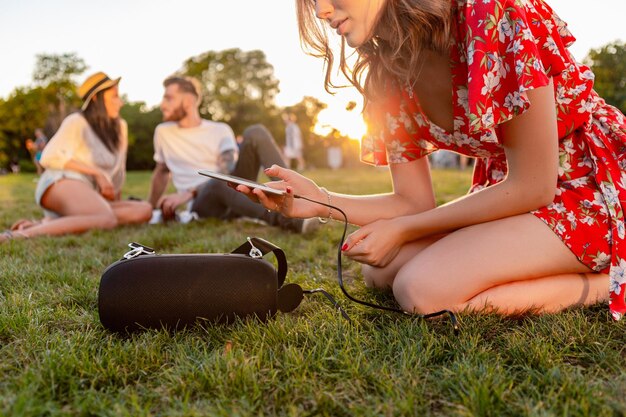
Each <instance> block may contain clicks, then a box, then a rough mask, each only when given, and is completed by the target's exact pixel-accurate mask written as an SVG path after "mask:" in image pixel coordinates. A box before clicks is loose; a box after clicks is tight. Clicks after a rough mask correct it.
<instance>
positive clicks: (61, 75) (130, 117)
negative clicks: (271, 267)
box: [0, 41, 626, 170]
mask: <svg viewBox="0 0 626 417" xmlns="http://www.w3.org/2000/svg"><path fill="white" fill-rule="evenodd" d="M585 63H586V64H587V65H589V66H591V67H592V69H593V71H594V73H595V74H596V80H595V89H596V91H597V92H598V93H599V94H600V95H601V96H602V97H603V98H604V99H605V100H606V101H607V102H608V103H609V104H612V105H614V106H616V107H618V108H619V109H620V110H621V111H622V112H623V113H626V43H624V42H619V41H615V42H612V43H609V44H607V45H605V46H603V47H600V48H598V49H592V50H591V51H590V52H589V54H588V55H587V58H586V59H585ZM87 68H88V67H87V64H86V63H85V61H84V60H83V59H82V58H81V57H79V56H78V55H77V54H75V53H65V54H40V55H37V57H36V63H35V70H34V72H33V81H32V84H31V85H29V86H25V87H17V88H15V90H14V91H13V92H11V94H10V95H9V96H8V97H7V98H6V99H1V98H0V168H6V167H8V165H9V164H10V163H19V164H20V165H21V166H22V168H23V169H25V170H31V169H32V170H34V166H33V165H32V162H31V161H30V157H29V154H28V152H27V150H26V148H25V146H24V141H25V139H26V138H31V137H32V136H33V132H34V130H35V129H36V128H43V129H44V132H45V133H46V135H47V136H48V137H52V135H54V133H55V132H56V130H57V129H58V127H59V126H60V124H61V121H62V120H63V119H64V118H65V116H67V115H68V114H69V113H71V112H74V111H76V110H77V109H78V108H79V107H80V99H79V97H78V96H77V94H76V87H77V83H76V79H77V78H78V77H79V76H80V75H82V74H83V73H84V72H85V71H86V69H87ZM177 73H178V74H179V75H187V76H191V77H195V78H197V79H198V80H200V81H201V84H202V86H203V91H202V103H201V105H200V114H201V115H202V117H204V118H206V119H208V120H215V121H223V122H226V123H228V124H229V125H230V126H231V127H232V128H233V130H234V131H235V133H237V134H238V133H241V132H242V131H243V130H244V129H245V128H246V127H247V126H249V125H251V124H254V123H262V124H264V125H265V126H266V127H267V128H268V129H269V130H270V132H272V134H273V135H274V137H275V138H276V140H277V142H278V143H279V144H284V125H283V122H282V119H281V114H282V113H283V112H291V113H294V114H296V116H297V119H298V124H299V126H300V129H301V130H302V132H303V133H304V135H303V136H304V138H305V155H306V157H307V161H308V163H310V164H311V165H313V166H325V164H326V154H325V147H324V144H326V145H328V144H329V143H333V144H337V143H341V144H342V145H341V146H342V147H344V150H345V151H347V153H348V154H353V153H356V152H357V150H356V149H355V146H356V142H355V141H348V140H346V139H347V138H345V137H343V136H341V134H339V132H337V131H333V132H332V133H331V134H330V135H329V136H328V137H320V136H319V135H316V134H315V133H314V131H313V128H314V127H315V125H316V123H317V116H318V114H319V112H320V111H321V110H323V109H324V108H325V107H326V105H325V104H324V103H322V102H321V101H319V100H318V99H316V98H314V97H305V98H303V99H302V101H301V102H299V103H297V104H295V105H293V106H289V107H286V108H281V107H279V106H278V105H277V104H276V102H275V98H276V95H277V94H278V92H279V80H278V79H276V77H275V76H274V68H273V66H272V65H271V64H270V63H269V62H268V61H267V59H266V57H265V54H264V53H263V52H262V51H259V50H252V51H242V50H241V49H238V48H233V49H226V50H223V51H208V52H205V53H202V54H200V55H197V56H194V57H191V58H189V59H187V60H186V61H184V63H183V64H182V66H181V68H180V70H179V71H178V72H177ZM121 114H122V117H123V118H124V119H125V120H126V121H127V122H128V127H129V149H128V162H127V166H128V169H130V170H132V169H151V168H152V166H153V160H152V155H153V148H152V137H153V133H154V128H155V127H156V125H157V124H158V123H160V122H161V112H160V110H159V108H158V106H156V107H153V108H150V107H148V106H147V105H146V104H145V103H143V102H129V103H127V104H126V105H125V106H124V107H123V109H122V112H121ZM320 145H322V146H320Z"/></svg>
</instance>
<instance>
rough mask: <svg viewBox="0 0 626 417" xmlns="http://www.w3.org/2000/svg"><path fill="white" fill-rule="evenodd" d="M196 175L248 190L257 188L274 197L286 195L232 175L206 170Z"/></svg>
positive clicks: (281, 191) (280, 191)
mask: <svg viewBox="0 0 626 417" xmlns="http://www.w3.org/2000/svg"><path fill="white" fill-rule="evenodd" d="M198 174H200V175H204V176H206V177H210V178H214V179H216V180H220V181H226V182H229V183H231V184H241V185H245V186H246V187H249V188H258V189H259V190H261V191H263V192H266V193H268V194H274V195H285V194H286V193H285V191H283V190H277V189H276V188H270V187H268V186H267V185H263V184H259V183H258V182H254V181H250V180H246V179H243V178H239V177H235V176H233V175H228V174H222V173H220V172H214V171H209V170H206V169H201V170H200V171H198Z"/></svg>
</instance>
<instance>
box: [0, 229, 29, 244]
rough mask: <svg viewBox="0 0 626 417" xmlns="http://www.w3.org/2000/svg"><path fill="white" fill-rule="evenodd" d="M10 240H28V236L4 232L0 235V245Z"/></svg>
mask: <svg viewBox="0 0 626 417" xmlns="http://www.w3.org/2000/svg"><path fill="white" fill-rule="evenodd" d="M12 239H28V236H27V235H26V233H24V232H20V231H11V230H5V231H4V232H2V233H0V243H3V242H7V241H9V240H12Z"/></svg>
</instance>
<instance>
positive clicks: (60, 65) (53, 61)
mask: <svg viewBox="0 0 626 417" xmlns="http://www.w3.org/2000/svg"><path fill="white" fill-rule="evenodd" d="M35 59H36V63H35V70H34V71H33V81H35V83H36V84H38V85H42V86H47V85H50V84H57V85H67V84H70V85H73V84H74V82H73V80H74V77H75V76H77V75H80V74H82V73H84V72H85V70H86V69H87V64H85V61H84V60H83V59H82V58H80V57H79V56H78V55H77V54H76V53H74V52H69V53H64V54H38V55H37V56H36V58H35Z"/></svg>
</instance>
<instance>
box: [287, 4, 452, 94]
mask: <svg viewBox="0 0 626 417" xmlns="http://www.w3.org/2000/svg"><path fill="white" fill-rule="evenodd" d="M296 1H297V15H298V29H299V31H300V44H301V45H302V47H303V49H304V50H305V51H306V52H307V53H309V54H310V55H312V56H314V57H318V58H323V59H324V61H325V62H324V64H325V69H326V76H325V80H324V87H325V89H326V91H328V92H329V93H332V89H334V88H337V87H339V86H338V85H336V84H335V83H334V82H333V80H332V72H333V68H334V61H335V56H334V54H333V51H332V48H331V47H330V46H329V41H328V25H326V24H323V23H322V22H320V21H319V19H318V18H317V17H316V16H315V11H314V7H313V6H312V2H311V1H310V0H296ZM451 1H456V0H387V2H386V4H385V5H384V6H383V9H382V10H381V12H380V14H379V16H378V19H377V21H376V22H375V24H374V29H373V35H372V36H371V37H370V39H369V40H368V41H367V42H365V43H363V44H362V45H360V46H359V47H358V48H356V54H357V56H356V61H355V63H354V65H353V66H352V67H350V65H349V64H348V63H347V57H346V42H345V39H343V38H342V39H341V49H340V55H339V66H338V68H339V70H340V71H341V73H342V74H343V75H344V76H345V77H346V78H347V79H348V81H349V82H350V84H352V85H353V86H354V87H356V88H357V90H358V91H359V92H360V93H361V94H362V95H363V97H364V98H365V101H366V102H367V100H369V99H371V98H374V97H376V95H378V94H382V93H383V92H384V89H385V88H384V87H385V85H386V83H387V82H388V81H392V80H397V81H398V82H399V83H402V84H408V85H413V83H414V80H415V78H416V76H417V75H418V74H419V71H420V67H421V59H420V58H421V52H422V51H423V50H424V49H430V50H433V51H436V52H440V53H447V51H448V49H449V47H450V39H451V33H450V31H451V21H450V20H451V8H452V5H451ZM381 33H383V34H384V39H383V37H381V35H380V34H381ZM366 70H367V71H366Z"/></svg>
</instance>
